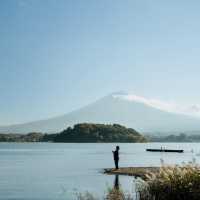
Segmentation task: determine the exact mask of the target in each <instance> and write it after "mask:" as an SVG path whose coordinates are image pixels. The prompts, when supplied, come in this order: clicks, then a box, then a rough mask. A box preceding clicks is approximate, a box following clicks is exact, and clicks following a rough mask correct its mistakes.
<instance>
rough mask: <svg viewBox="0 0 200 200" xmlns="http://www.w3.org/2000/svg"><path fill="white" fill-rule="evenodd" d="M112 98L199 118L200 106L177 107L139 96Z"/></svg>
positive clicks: (120, 95) (117, 95)
mask: <svg viewBox="0 0 200 200" xmlns="http://www.w3.org/2000/svg"><path fill="white" fill-rule="evenodd" d="M113 97H114V98H119V99H122V100H126V101H130V102H131V101H134V102H139V103H143V104H145V105H148V106H151V107H154V108H157V109H160V110H164V111H167V112H173V113H179V114H185V115H191V116H196V117H200V106H199V105H189V106H185V105H179V104H176V103H174V102H164V101H161V100H158V99H151V98H149V99H148V98H145V97H141V96H137V95H134V94H115V95H113Z"/></svg>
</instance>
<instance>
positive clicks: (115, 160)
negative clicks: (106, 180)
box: [113, 146, 119, 169]
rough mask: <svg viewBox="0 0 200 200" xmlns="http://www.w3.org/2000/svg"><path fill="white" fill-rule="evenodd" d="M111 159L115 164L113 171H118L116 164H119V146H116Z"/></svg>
mask: <svg viewBox="0 0 200 200" xmlns="http://www.w3.org/2000/svg"><path fill="white" fill-rule="evenodd" d="M113 158H114V162H115V169H119V167H118V163H119V146H116V150H115V151H113Z"/></svg>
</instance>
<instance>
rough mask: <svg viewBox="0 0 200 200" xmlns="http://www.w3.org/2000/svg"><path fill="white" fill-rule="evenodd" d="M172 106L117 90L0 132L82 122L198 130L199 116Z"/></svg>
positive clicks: (149, 129)
mask: <svg viewBox="0 0 200 200" xmlns="http://www.w3.org/2000/svg"><path fill="white" fill-rule="evenodd" d="M174 107H175V106H173V105H170V104H166V103H163V102H160V101H157V100H152V99H146V98H144V97H140V96H136V95H133V94H128V93H125V92H118V93H113V94H110V95H108V96H105V97H103V98H101V99H99V100H98V101H96V102H94V103H91V104H89V105H87V106H85V107H82V108H81V109H78V110H75V111H73V112H70V113H67V114H65V115H62V116H59V117H54V118H50V119H46V120H40V121H34V122H29V123H24V124H17V125H10V126H0V133H29V132H43V133H55V132H59V131H62V130H63V129H65V128H67V127H68V126H73V125H74V124H77V123H82V122H88V123H105V124H113V123H118V124H122V125H125V126H127V127H130V128H134V129H136V130H138V131H140V132H152V133H153V132H182V131H200V118H198V117H195V116H192V115H187V114H186V113H185V112H183V111H180V109H179V110H178V111H177V110H175V109H173V108H174ZM195 108H196V107H195ZM192 109H194V107H192Z"/></svg>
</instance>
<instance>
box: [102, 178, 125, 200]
mask: <svg viewBox="0 0 200 200" xmlns="http://www.w3.org/2000/svg"><path fill="white" fill-rule="evenodd" d="M106 199H108V200H123V199H125V195H124V193H123V191H122V189H121V185H120V182H119V175H115V179H114V184H113V188H111V190H110V191H109V192H108V194H107V198H106Z"/></svg>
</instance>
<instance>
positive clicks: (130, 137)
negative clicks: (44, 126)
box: [0, 123, 147, 142]
mask: <svg viewBox="0 0 200 200" xmlns="http://www.w3.org/2000/svg"><path fill="white" fill-rule="evenodd" d="M146 141H147V140H146V138H145V137H144V136H142V135H141V134H140V133H138V132H137V131H135V130H134V129H132V128H126V127H125V126H121V125H119V124H113V125H110V124H92V123H82V124H76V125H74V127H68V128H67V129H65V130H64V131H62V132H60V133H55V134H42V133H29V134H26V135H23V134H0V142H146Z"/></svg>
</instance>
